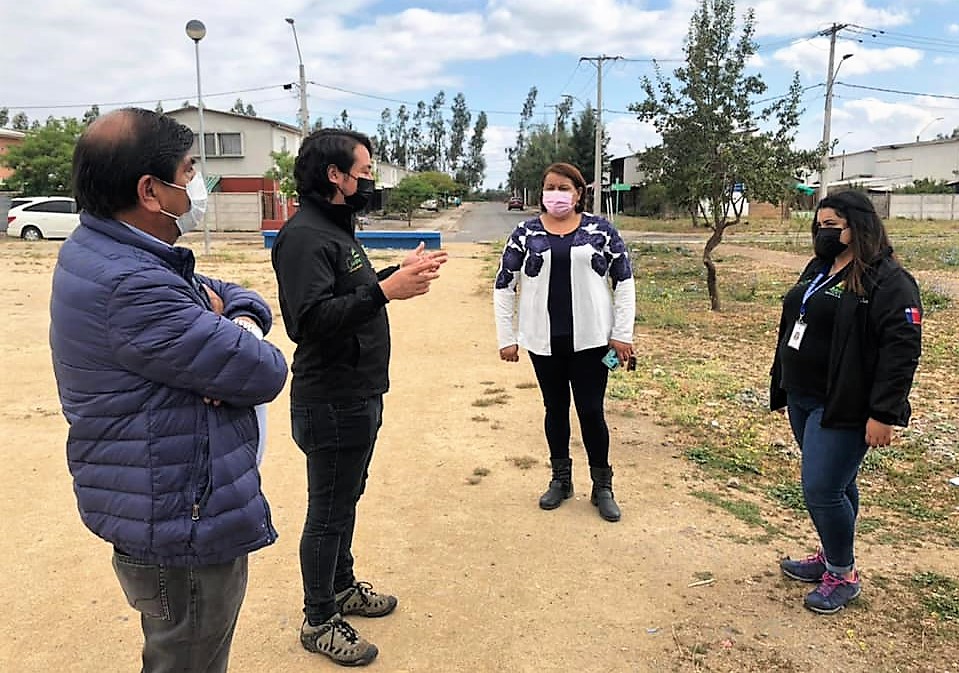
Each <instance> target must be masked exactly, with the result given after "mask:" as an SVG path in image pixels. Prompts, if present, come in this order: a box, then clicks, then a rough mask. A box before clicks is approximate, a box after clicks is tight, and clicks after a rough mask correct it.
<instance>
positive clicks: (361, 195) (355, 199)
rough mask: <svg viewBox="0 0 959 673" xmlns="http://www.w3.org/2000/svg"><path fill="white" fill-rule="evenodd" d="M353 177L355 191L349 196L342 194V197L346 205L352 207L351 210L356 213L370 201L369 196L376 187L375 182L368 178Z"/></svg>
mask: <svg viewBox="0 0 959 673" xmlns="http://www.w3.org/2000/svg"><path fill="white" fill-rule="evenodd" d="M355 179H356V191H355V192H353V193H352V194H350V195H349V196H344V197H343V199H344V200H345V201H346V205H348V206H349V207H350V208H352V209H353V212H355V213H356V212H359V211H361V210H363V209H364V208H366V205H367V204H368V203H369V202H370V198H371V197H372V196H373V192H374V190H375V189H376V182H374V181H373V180H370V179H369V178H355Z"/></svg>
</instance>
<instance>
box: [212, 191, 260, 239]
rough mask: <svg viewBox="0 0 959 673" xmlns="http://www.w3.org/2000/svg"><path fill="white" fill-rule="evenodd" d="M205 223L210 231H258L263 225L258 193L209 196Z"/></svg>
mask: <svg viewBox="0 0 959 673" xmlns="http://www.w3.org/2000/svg"><path fill="white" fill-rule="evenodd" d="M206 222H207V225H208V226H209V227H210V231H259V230H260V226H261V225H262V223H263V214H262V202H261V201H260V194H259V192H214V193H212V194H210V202H209V205H208V206H207V212H206Z"/></svg>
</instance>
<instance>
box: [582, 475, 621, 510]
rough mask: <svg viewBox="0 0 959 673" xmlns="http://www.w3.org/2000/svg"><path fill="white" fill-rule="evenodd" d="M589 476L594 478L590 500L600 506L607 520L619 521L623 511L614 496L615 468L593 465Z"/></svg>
mask: <svg viewBox="0 0 959 673" xmlns="http://www.w3.org/2000/svg"><path fill="white" fill-rule="evenodd" d="M589 476H590V477H592V479H593V492H592V494H591V495H590V496H589V501H590V502H591V503H593V504H594V505H595V506H596V507H598V508H599V515H600V516H601V517H603V518H604V519H606V520H607V521H619V517H620V516H622V512H620V511H619V505H617V504H616V500H615V499H614V498H613V468H611V467H591V468H589Z"/></svg>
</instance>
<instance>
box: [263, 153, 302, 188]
mask: <svg viewBox="0 0 959 673" xmlns="http://www.w3.org/2000/svg"><path fill="white" fill-rule="evenodd" d="M270 158H271V159H273V167H272V168H271V169H270V170H268V171H267V172H266V173H265V174H264V175H263V177H265V178H267V179H269V180H276V182H277V184H278V185H279V190H280V194H282V195H283V196H285V197H287V198H289V197H291V196H293V195H295V194H296V180H295V179H294V177H293V166H294V164H295V163H296V157H294V156H293V155H292V154H290V151H289V150H283V151H282V152H270Z"/></svg>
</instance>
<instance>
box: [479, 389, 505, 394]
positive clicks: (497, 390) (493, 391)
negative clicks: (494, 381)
mask: <svg viewBox="0 0 959 673" xmlns="http://www.w3.org/2000/svg"><path fill="white" fill-rule="evenodd" d="M505 392H506V388H487V389H486V390H484V391H483V394H484V395H499V394H500V393H505Z"/></svg>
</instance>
